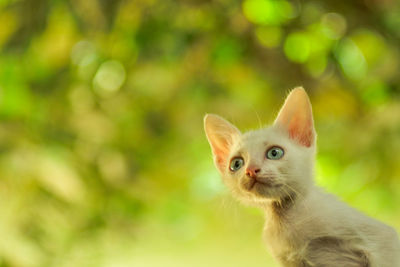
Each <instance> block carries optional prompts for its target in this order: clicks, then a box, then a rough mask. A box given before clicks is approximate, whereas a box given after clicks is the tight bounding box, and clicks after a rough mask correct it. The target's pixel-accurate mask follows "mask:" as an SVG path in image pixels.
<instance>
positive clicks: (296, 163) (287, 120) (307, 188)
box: [204, 88, 400, 267]
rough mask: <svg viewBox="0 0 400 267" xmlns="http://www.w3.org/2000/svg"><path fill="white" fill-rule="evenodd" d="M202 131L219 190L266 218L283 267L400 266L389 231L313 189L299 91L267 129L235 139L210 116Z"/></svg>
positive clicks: (310, 131)
mask: <svg viewBox="0 0 400 267" xmlns="http://www.w3.org/2000/svg"><path fill="white" fill-rule="evenodd" d="M204 126H205V131H206V135H207V138H208V141H209V142H210V145H211V148H212V152H213V156H214V162H215V165H216V167H217V169H218V171H219V172H220V174H221V176H222V178H223V181H224V183H225V184H226V185H227V186H228V187H229V188H230V189H231V191H232V193H233V194H234V195H235V196H236V197H237V198H239V199H240V200H242V201H243V202H245V203H248V204H252V205H256V206H259V207H261V208H262V209H263V210H264V211H265V215H266V216H265V217H266V223H265V228H264V238H265V242H266V244H267V248H268V249H269V251H270V252H271V253H272V254H273V256H274V257H275V258H276V259H277V261H278V262H280V263H281V265H282V266H293V267H294V266H296V267H297V266H304V267H305V266H317V267H322V266H326V267H328V266H329V267H342V266H343V267H351V266H354V267H356V266H357V267H361V266H363V267H366V266H368V267H398V266H400V242H399V239H398V237H397V233H396V232H395V230H394V229H392V228H391V227H389V226H387V225H385V224H383V223H381V222H378V221H377V220H375V219H372V218H369V217H367V216H365V215H364V214H362V213H360V212H358V211H356V210H355V209H353V208H351V207H349V206H347V205H346V204H345V203H343V202H340V201H339V200H337V199H336V198H335V197H334V196H332V195H329V194H326V193H324V192H323V190H322V189H320V188H318V187H316V186H315V185H314V182H313V176H314V175H313V165H314V156H315V150H316V144H315V143H316V134H315V130H314V122H313V117H312V111H311V104H310V101H309V99H308V96H307V94H306V92H305V91H304V89H303V88H296V89H294V90H293V91H292V92H291V93H290V95H289V96H288V97H287V99H286V102H285V104H284V106H283V107H282V109H281V111H280V112H279V115H278V117H277V119H276V120H275V123H274V124H273V125H272V126H270V127H268V128H265V129H261V130H257V131H251V132H247V133H245V134H241V133H240V131H239V130H238V129H237V128H236V127H235V126H233V125H232V124H230V123H229V122H227V121H226V120H224V119H222V118H221V117H219V116H216V115H206V116H205V118H204Z"/></svg>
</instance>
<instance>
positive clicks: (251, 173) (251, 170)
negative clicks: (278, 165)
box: [246, 166, 261, 179]
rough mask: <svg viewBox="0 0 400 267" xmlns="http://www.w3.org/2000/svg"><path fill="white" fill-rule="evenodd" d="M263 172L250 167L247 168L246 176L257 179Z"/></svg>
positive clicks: (255, 167)
mask: <svg viewBox="0 0 400 267" xmlns="http://www.w3.org/2000/svg"><path fill="white" fill-rule="evenodd" d="M260 171H261V169H260V168H258V167H257V166H249V167H247V168H246V175H247V176H248V177H250V178H253V179H256V178H257V174H258V173H259V172H260Z"/></svg>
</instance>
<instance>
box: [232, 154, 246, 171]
mask: <svg viewBox="0 0 400 267" xmlns="http://www.w3.org/2000/svg"><path fill="white" fill-rule="evenodd" d="M243 165H244V159H243V158H242V157H234V158H233V159H231V163H230V165H229V169H230V170H231V171H233V172H235V171H237V170H239V169H240V168H242V166H243Z"/></svg>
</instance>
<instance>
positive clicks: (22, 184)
mask: <svg viewBox="0 0 400 267" xmlns="http://www.w3.org/2000/svg"><path fill="white" fill-rule="evenodd" d="M0 6H1V8H0V22H1V23H0V49H1V53H0V117H1V123H0V151H1V154H0V266H1V267H14V266H16V267H19V266H21V267H25V266H27V267H30V266H57V267H63V266H107V267H108V266H120V267H122V266H135V267H184V266H185V267H186V266H189V267H203V266H209V267H228V266H229V267H243V266H252V267H261V266H276V265H275V264H274V263H273V261H272V259H271V257H270V256H269V254H268V253H267V252H266V250H265V248H264V246H263V244H262V240H261V231H262V225H263V216H262V214H261V212H259V211H258V210H256V209H253V208H249V207H244V206H242V205H240V204H238V203H237V202H236V201H235V200H233V199H232V198H231V197H230V195H229V192H227V190H226V189H225V188H224V186H223V185H222V183H221V181H220V178H219V176H218V173H217V171H216V169H215V168H214V166H213V164H212V158H211V152H210V148H209V146H208V143H207V141H206V138H205V136H204V132H203V124H202V119H203V116H204V114H205V113H217V114H220V115H222V116H224V117H226V118H227V119H229V120H231V121H232V122H233V123H235V124H236V125H237V126H238V127H239V128H240V129H242V130H246V129H251V128H256V127H258V126H259V124H260V121H261V124H266V123H270V122H271V121H272V120H273V118H274V116H275V115H276V113H277V111H278V109H279V107H280V106H281V104H282V102H283V100H284V97H285V95H286V93H287V92H288V90H289V89H290V88H293V87H295V86H298V85H303V86H304V87H305V88H306V89H307V91H308V93H309V95H310V97H311V101H312V104H313V108H314V116H315V123H316V128H317V132H318V146H319V149H318V150H319V152H318V157H317V164H316V173H317V182H318V184H320V185H322V186H323V187H325V188H326V189H327V190H328V191H330V192H333V193H335V194H336V195H338V196H339V197H340V198H342V199H343V200H345V201H346V202H348V203H350V204H351V205H352V206H354V207H357V208H358V209H360V210H362V211H364V212H365V213H367V214H369V215H371V216H374V217H376V218H378V219H380V220H382V221H384V222H386V223H388V224H390V225H392V226H394V227H396V228H397V230H400V75H399V74H400V48H399V44H400V4H399V2H398V1H396V0H384V1H383V0H353V1H335V0H328V1H318V0H315V1H284V0H243V1H242V0H187V1H183V0H182V1H176V0H158V1H157V0H71V1H62V0H52V1H50V0H30V1H28V0H1V1H0Z"/></svg>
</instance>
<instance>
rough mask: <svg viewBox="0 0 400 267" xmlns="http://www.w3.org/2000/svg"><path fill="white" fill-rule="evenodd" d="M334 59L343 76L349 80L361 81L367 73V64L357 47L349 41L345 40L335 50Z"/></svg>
mask: <svg viewBox="0 0 400 267" xmlns="http://www.w3.org/2000/svg"><path fill="white" fill-rule="evenodd" d="M336 57H337V59H338V61H339V64H340V66H341V68H342V70H343V72H344V74H345V75H346V76H347V77H349V78H350V79H355V80H358V79H361V78H363V77H365V75H366V73H367V62H366V61H365V58H364V55H363V53H362V52H361V50H360V49H359V48H358V47H357V45H356V44H355V43H354V42H353V41H352V40H350V39H345V40H343V41H342V42H340V44H339V45H338V47H337V49H336Z"/></svg>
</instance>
